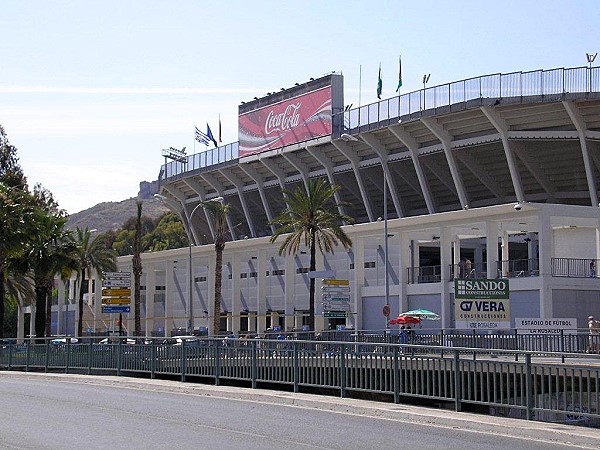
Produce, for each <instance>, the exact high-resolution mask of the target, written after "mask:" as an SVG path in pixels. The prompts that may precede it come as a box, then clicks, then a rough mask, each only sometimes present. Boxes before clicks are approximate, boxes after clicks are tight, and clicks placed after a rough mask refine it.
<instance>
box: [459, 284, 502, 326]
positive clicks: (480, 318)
mask: <svg viewBox="0 0 600 450" xmlns="http://www.w3.org/2000/svg"><path fill="white" fill-rule="evenodd" d="M509 293H510V290H509V286H508V279H506V278H499V279H496V280H488V279H455V280H454V319H455V327H456V328H458V329H481V330H498V329H503V328H510V297H509Z"/></svg>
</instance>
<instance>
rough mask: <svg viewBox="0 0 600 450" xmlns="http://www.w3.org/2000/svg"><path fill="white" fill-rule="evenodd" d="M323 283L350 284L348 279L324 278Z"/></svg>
mask: <svg viewBox="0 0 600 450" xmlns="http://www.w3.org/2000/svg"><path fill="white" fill-rule="evenodd" d="M323 284H329V285H332V286H350V281H348V280H323Z"/></svg>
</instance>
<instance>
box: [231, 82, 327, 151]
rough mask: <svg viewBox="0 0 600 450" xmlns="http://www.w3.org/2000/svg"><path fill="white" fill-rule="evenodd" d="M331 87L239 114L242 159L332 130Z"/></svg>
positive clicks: (319, 135) (325, 134) (324, 134)
mask: <svg viewBox="0 0 600 450" xmlns="http://www.w3.org/2000/svg"><path fill="white" fill-rule="evenodd" d="M331 98H332V96H331V86H326V87H324V88H321V89H317V90H315V91H312V92H309V93H306V94H302V95H299V96H297V97H294V98H291V99H288V100H285V101H281V102H278V103H274V104H271V105H268V106H265V107H263V108H260V109H255V110H253V111H249V112H247V113H244V114H240V116H239V141H240V142H239V156H240V158H242V157H244V156H248V155H253V154H255V153H261V152H264V151H267V150H272V149H276V148H281V147H284V146H286V145H290V144H295V143H297V142H303V141H307V140H309V139H313V138H317V137H321V136H328V135H330V134H331V132H332V99H331Z"/></svg>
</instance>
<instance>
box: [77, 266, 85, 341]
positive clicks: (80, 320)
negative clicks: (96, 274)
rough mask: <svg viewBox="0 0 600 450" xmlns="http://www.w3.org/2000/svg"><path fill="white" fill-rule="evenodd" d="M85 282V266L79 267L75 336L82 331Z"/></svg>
mask: <svg viewBox="0 0 600 450" xmlns="http://www.w3.org/2000/svg"><path fill="white" fill-rule="evenodd" d="M84 282H85V267H82V268H81V285H80V286H79V302H78V305H77V310H78V316H79V318H78V320H77V336H81V335H82V332H83V283H84Z"/></svg>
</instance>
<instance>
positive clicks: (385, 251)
mask: <svg viewBox="0 0 600 450" xmlns="http://www.w3.org/2000/svg"><path fill="white" fill-rule="evenodd" d="M427 80H429V77H428V78H427ZM340 138H341V139H342V140H344V141H346V142H358V141H359V139H357V138H356V137H354V136H352V135H350V134H348V133H344V134H342V135H341V136H340ZM365 143H366V144H367V145H368V146H369V147H371V144H369V143H368V142H365ZM373 150H374V149H373ZM381 167H382V169H383V233H384V238H383V257H384V258H385V260H384V264H385V306H386V307H387V308H386V310H387V311H389V307H390V282H389V266H388V210H387V190H388V180H387V171H386V170H385V168H384V167H383V162H382V166H381ZM385 328H386V329H389V324H388V321H387V317H386V321H385Z"/></svg>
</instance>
